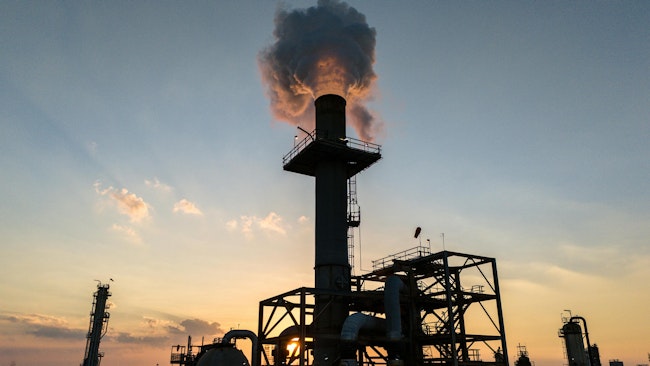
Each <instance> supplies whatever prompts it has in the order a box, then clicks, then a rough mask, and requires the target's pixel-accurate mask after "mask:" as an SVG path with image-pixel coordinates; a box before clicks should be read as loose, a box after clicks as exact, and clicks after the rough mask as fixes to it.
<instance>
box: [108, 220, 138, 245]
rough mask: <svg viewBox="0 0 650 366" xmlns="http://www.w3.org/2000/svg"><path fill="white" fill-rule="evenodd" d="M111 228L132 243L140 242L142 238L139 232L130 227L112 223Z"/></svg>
mask: <svg viewBox="0 0 650 366" xmlns="http://www.w3.org/2000/svg"><path fill="white" fill-rule="evenodd" d="M111 229H112V230H113V231H115V232H117V233H120V234H122V235H123V236H124V237H126V238H127V239H128V240H129V241H131V242H133V243H136V244H140V243H142V238H141V237H140V234H138V232H137V231H135V230H134V229H133V228H132V227H129V226H124V225H118V224H113V226H112V227H111Z"/></svg>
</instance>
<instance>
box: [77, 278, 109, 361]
mask: <svg viewBox="0 0 650 366" xmlns="http://www.w3.org/2000/svg"><path fill="white" fill-rule="evenodd" d="M109 288H110V286H109V285H108V284H102V283H101V282H100V283H98V284H97V291H96V292H95V294H94V295H93V306H92V310H91V311H90V326H89V328H88V335H87V336H86V338H87V339H86V353H85V355H84V363H83V366H97V365H99V363H100V362H101V357H103V354H102V353H100V352H99V341H100V340H101V339H102V337H103V336H104V334H106V331H107V330H108V327H107V326H108V318H109V317H110V314H109V313H108V312H107V311H106V309H107V308H108V307H107V306H106V300H107V299H108V297H109V296H111V293H110V292H108V289H109Z"/></svg>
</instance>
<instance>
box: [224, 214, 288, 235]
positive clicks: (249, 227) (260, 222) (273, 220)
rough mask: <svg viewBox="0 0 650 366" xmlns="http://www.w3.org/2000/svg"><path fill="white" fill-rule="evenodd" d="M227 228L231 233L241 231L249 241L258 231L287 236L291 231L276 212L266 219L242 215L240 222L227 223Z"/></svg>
mask: <svg viewBox="0 0 650 366" xmlns="http://www.w3.org/2000/svg"><path fill="white" fill-rule="evenodd" d="M226 227H227V228H228V230H231V231H234V230H237V229H239V230H240V231H241V233H242V234H244V235H245V236H246V237H247V238H249V239H250V238H252V237H253V236H254V233H255V232H257V231H260V232H266V233H274V234H280V235H286V234H287V230H288V229H289V226H288V225H287V224H285V223H284V219H283V218H282V217H281V216H280V215H278V214H277V213H276V212H269V214H268V215H266V217H257V216H246V215H242V216H240V217H239V221H237V220H230V221H228V222H226Z"/></svg>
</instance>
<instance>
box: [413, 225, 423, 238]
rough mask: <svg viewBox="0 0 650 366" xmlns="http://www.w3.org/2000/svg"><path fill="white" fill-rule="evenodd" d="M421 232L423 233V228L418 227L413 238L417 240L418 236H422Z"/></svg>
mask: <svg viewBox="0 0 650 366" xmlns="http://www.w3.org/2000/svg"><path fill="white" fill-rule="evenodd" d="M421 231H422V228H421V227H419V226H418V227H417V228H415V235H413V237H414V238H416V239H417V238H418V236H420V232H421Z"/></svg>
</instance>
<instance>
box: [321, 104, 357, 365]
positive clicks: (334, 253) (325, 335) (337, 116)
mask: <svg viewBox="0 0 650 366" xmlns="http://www.w3.org/2000/svg"><path fill="white" fill-rule="evenodd" d="M345 104H346V103H345V99H343V98H342V97H340V96H338V95H333V94H328V95H323V96H321V97H319V98H318V99H316V102H315V107H316V136H317V139H319V140H321V139H326V140H328V142H331V143H345V142H344V141H343V140H344V139H345ZM315 178H316V220H315V221H316V225H315V244H316V256H315V283H316V285H315V287H316V289H324V290H330V291H335V292H346V293H347V292H350V272H351V271H350V264H349V262H348V247H347V229H348V227H347V162H346V161H345V160H341V159H338V158H336V157H327V158H325V159H323V160H321V161H320V162H318V164H317V165H316V167H315ZM315 314H317V317H316V318H315V319H314V331H315V335H316V338H315V344H314V365H317V366H321V365H333V364H334V362H335V361H336V359H337V358H338V340H337V339H336V337H331V336H332V335H335V334H339V332H340V331H341V327H342V326H343V322H344V321H345V319H346V318H347V315H348V306H347V304H346V303H345V302H344V301H343V298H342V297H336V296H333V295H317V296H316V303H315ZM319 335H321V336H319Z"/></svg>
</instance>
